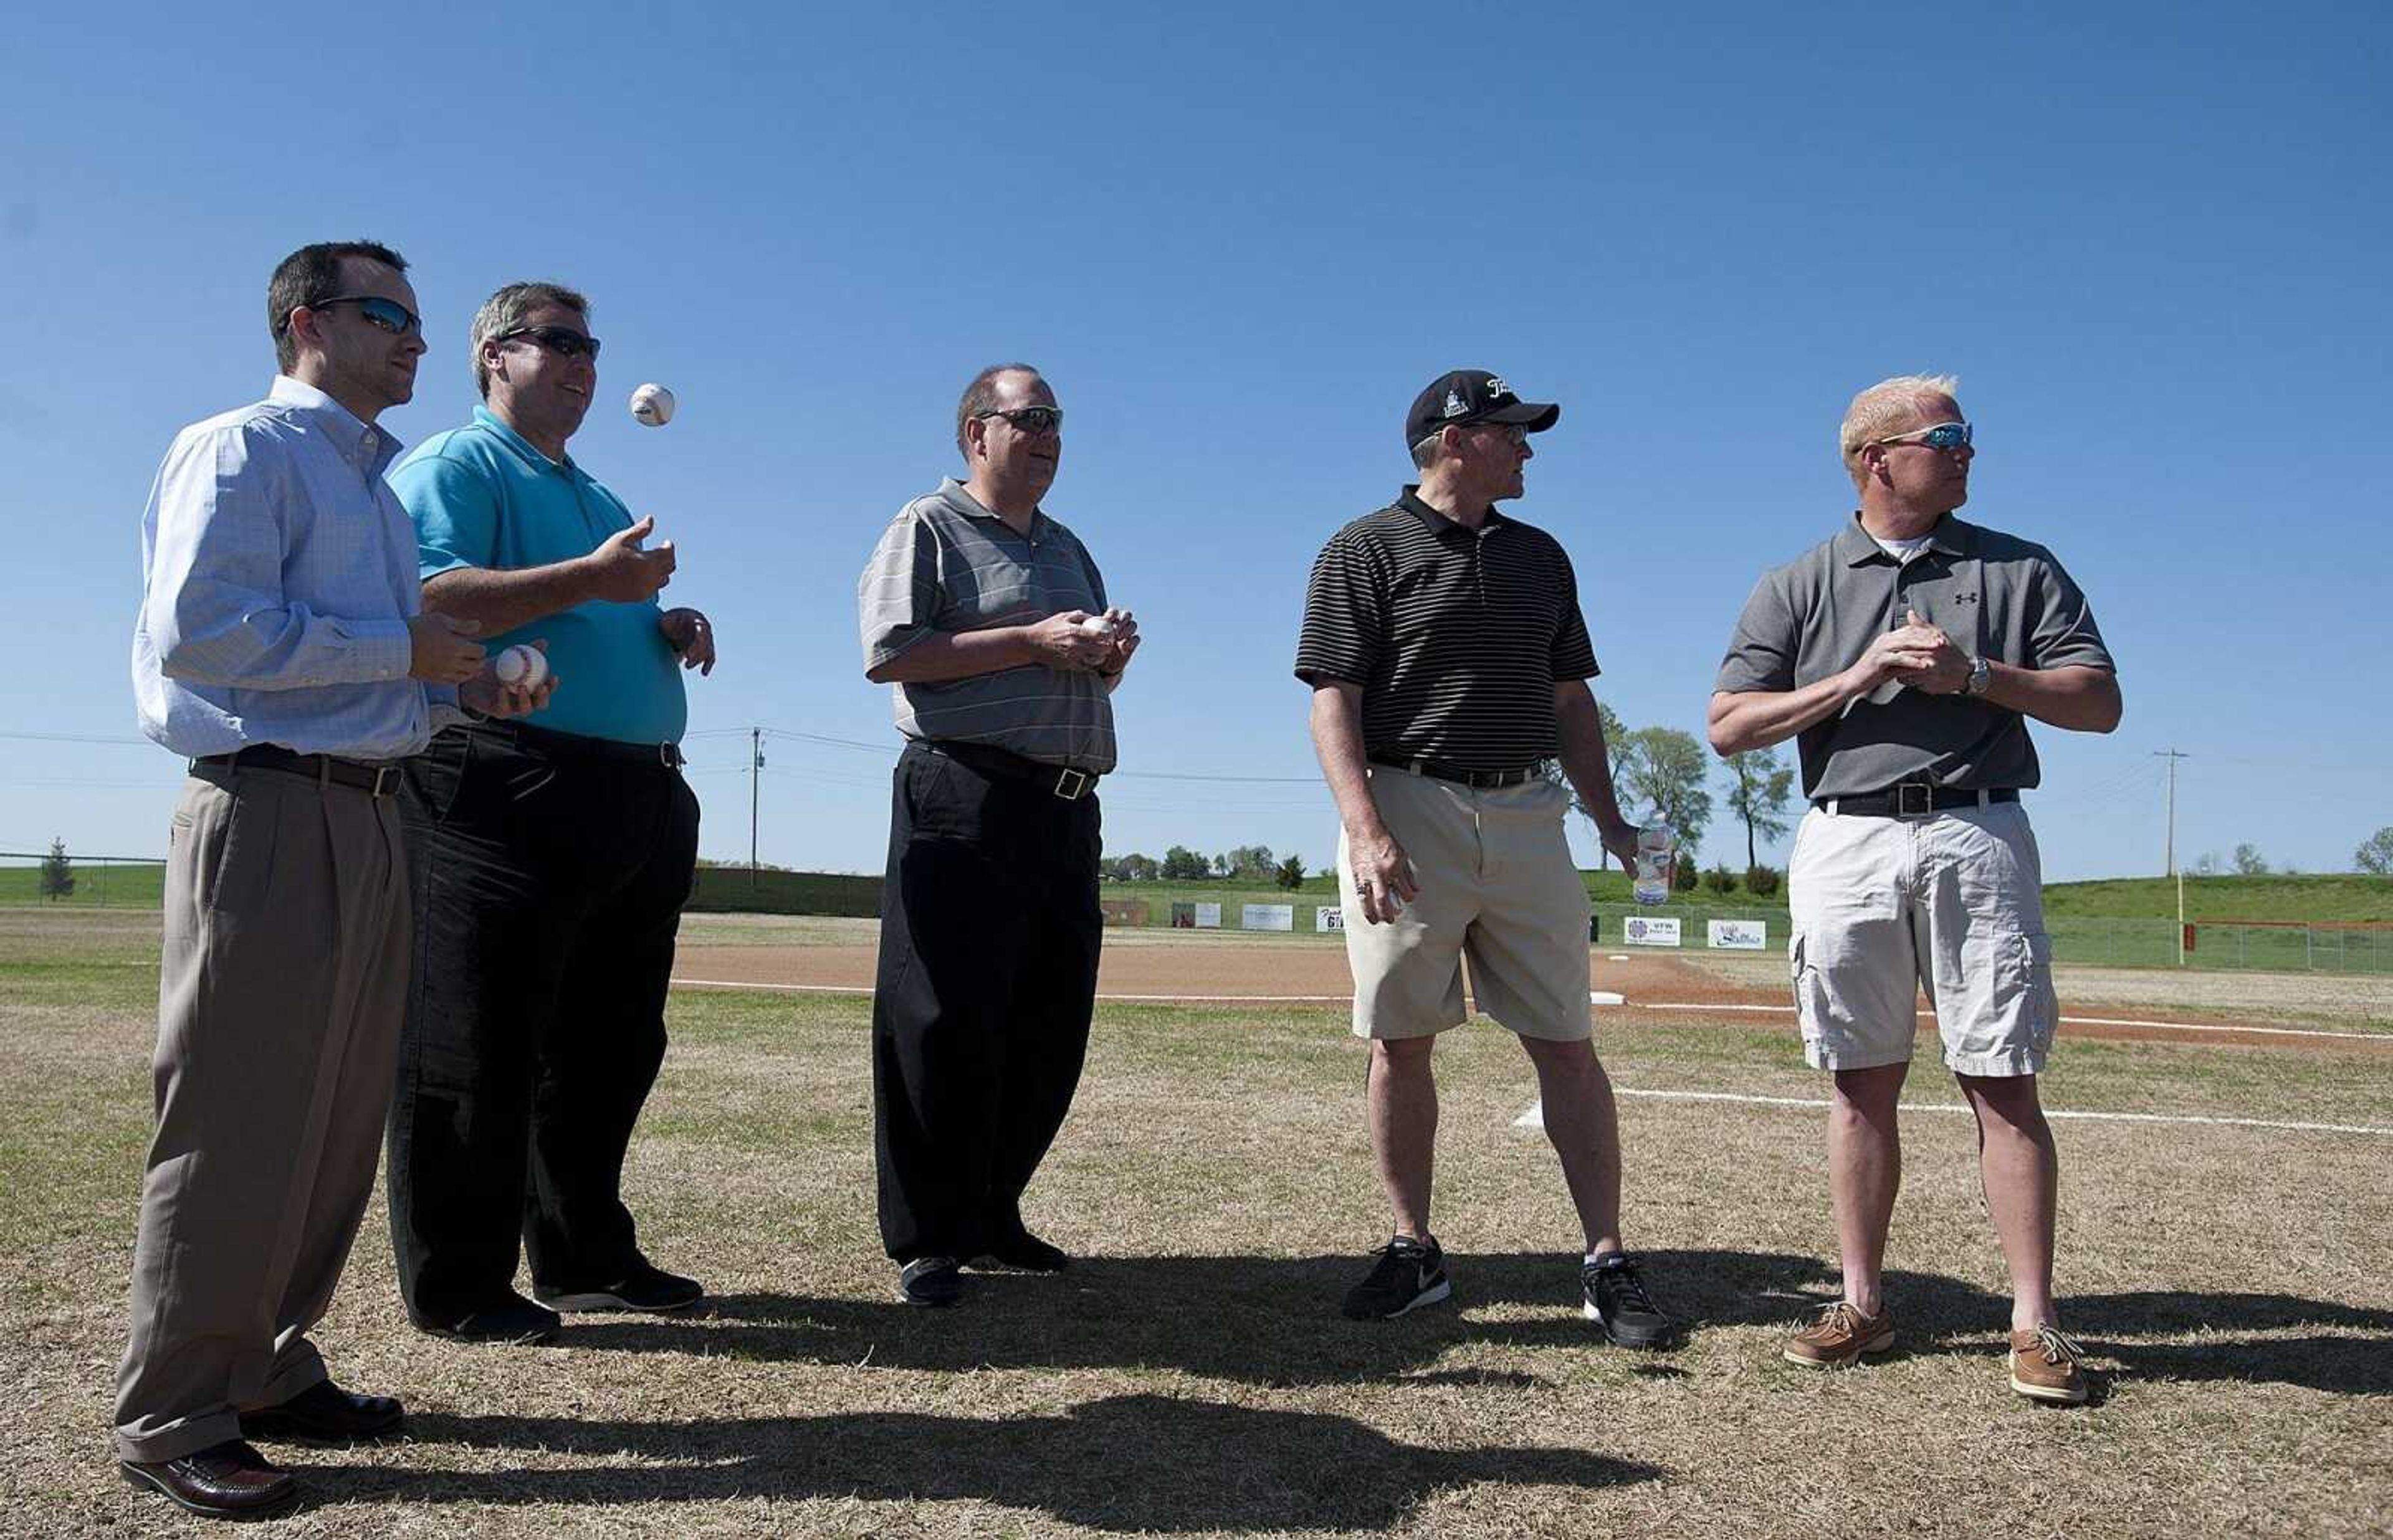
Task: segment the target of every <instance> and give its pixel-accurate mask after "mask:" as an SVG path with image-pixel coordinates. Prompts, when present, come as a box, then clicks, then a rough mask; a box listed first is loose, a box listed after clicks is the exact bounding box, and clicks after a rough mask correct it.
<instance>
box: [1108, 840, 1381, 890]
mask: <svg viewBox="0 0 2393 1540" xmlns="http://www.w3.org/2000/svg"><path fill="white" fill-rule="evenodd" d="M1321 875H1322V876H1324V877H1330V876H1335V875H1336V874H1335V873H1334V872H1329V871H1324V872H1323V873H1322V874H1321ZM1097 876H1098V877H1099V878H1100V879H1102V880H1103V881H1107V882H1269V883H1271V884H1272V885H1273V886H1274V887H1280V888H1288V889H1290V890H1294V889H1297V888H1301V887H1302V886H1304V857H1303V856H1301V855H1297V854H1296V853H1294V852H1293V851H1291V852H1289V853H1288V855H1286V856H1278V855H1273V854H1272V848H1271V846H1269V845H1234V846H1232V847H1231V848H1230V849H1228V850H1225V851H1220V852H1217V853H1215V854H1214V855H1199V854H1197V852H1196V851H1193V850H1190V849H1189V848H1188V847H1187V846H1186V845H1173V846H1172V847H1171V848H1170V849H1169V850H1167V851H1165V852H1164V853H1163V859H1161V860H1159V861H1158V860H1157V859H1156V858H1155V857H1154V856H1152V855H1144V854H1143V853H1141V852H1138V851H1132V852H1131V853H1130V854H1129V855H1107V856H1105V857H1103V858H1101V859H1100V860H1099V861H1098V862H1097Z"/></svg>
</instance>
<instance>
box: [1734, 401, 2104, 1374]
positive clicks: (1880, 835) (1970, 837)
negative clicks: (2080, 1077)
mask: <svg viewBox="0 0 2393 1540" xmlns="http://www.w3.org/2000/svg"><path fill="white" fill-rule="evenodd" d="M1954 387H1955V381H1954V380H1953V379H1952V378H1951V377H1949V376H1944V375H1935V376H1921V375H1905V376H1902V377H1899V378H1896V379H1891V380H1887V381H1884V382H1882V383H1880V384H1878V385H1872V386H1870V388H1869V389H1867V390H1864V391H1863V392H1862V393H1861V394H1860V395H1859V396H1857V397H1855V398H1853V402H1852V405H1851V406H1850V408H1849V409H1848V410H1847V411H1846V413H1845V420H1844V424H1843V426H1842V428H1841V430H1840V432H1839V435H1838V443H1839V447H1840V448H1841V450H1842V451H1843V454H1844V461H1845V468H1846V470H1847V471H1848V472H1849V473H1850V475H1851V476H1852V478H1853V484H1854V486H1855V487H1857V488H1858V489H1860V493H1861V509H1860V511H1859V513H1858V514H1857V515H1855V516H1854V517H1853V519H1852V520H1851V521H1850V522H1848V523H1847V524H1846V526H1845V527H1844V529H1842V530H1840V531H1838V533H1837V535H1836V536H1835V538H1833V539H1831V540H1829V541H1827V542H1824V543H1822V544H1820V545H1818V546H1815V547H1813V548H1812V549H1811V551H1810V552H1808V553H1806V554H1805V555H1802V556H1800V557H1798V559H1797V560H1795V561H1793V562H1790V563H1788V564H1787V565H1786V566H1785V567H1782V568H1778V569H1776V570H1775V571H1772V572H1770V573H1768V574H1766V575H1764V576H1763V578H1762V580H1761V581H1760V582H1759V584H1758V585H1757V586H1756V587H1755V589H1754V591H1753V596H1752V597H1751V598H1750V599H1748V600H1747V601H1746V607H1745V614H1744V615H1743V617H1742V618H1741V619H1739V620H1738V621H1737V627H1736V634H1735V637H1734V638H1733V640H1732V641H1731V643H1730V645H1729V651H1728V657H1727V659H1725V660H1724V661H1723V662H1722V663H1721V665H1720V678H1719V680H1718V682H1717V684H1716V685H1715V686H1714V688H1715V691H1716V693H1715V694H1714V695H1713V697H1712V701H1711V741H1712V747H1713V748H1714V749H1715V750H1719V751H1720V753H1722V754H1733V753H1735V752H1738V751H1739V750H1746V749H1759V748H1764V747H1767V746H1768V745H1770V744H1773V743H1777V742H1780V741H1782V740H1784V739H1785V738H1787V737H1794V738H1795V739H1796V742H1797V745H1798V751H1799V753H1800V756H1801V759H1802V767H1803V793H1804V795H1805V796H1806V797H1808V798H1809V799H1811V804H1812V806H1811V812H1809V813H1807V814H1806V815H1805V816H1804V818H1803V822H1802V825H1801V827H1800V828H1799V829H1798V830H1797V832H1796V837H1795V851H1794V855H1793V857H1792V859H1791V860H1790V862H1789V864H1788V873H1787V879H1788V883H1787V886H1788V899H1789V904H1790V907H1791V908H1792V910H1793V914H1792V935H1791V937H1790V939H1789V942H1788V948H1789V953H1790V961H1791V963H1792V966H1793V970H1794V977H1795V1002H1796V1007H1797V1010H1798V1012H1799V1013H1800V1016H1801V1019H1802V1026H1803V1043H1804V1051H1805V1054H1806V1056H1807V1057H1808V1058H1809V1059H1810V1061H1811V1064H1812V1065H1813V1067H1815V1068H1819V1069H1825V1070H1828V1071H1829V1072H1831V1073H1832V1074H1833V1076H1834V1077H1835V1082H1836V1093H1835V1100H1834V1102H1833V1103H1832V1105H1831V1108H1830V1111H1829V1115H1828V1186H1829V1192H1830V1195H1831V1198H1832V1200H1833V1203H1834V1207H1835V1209H1836V1219H1837V1250H1838V1252H1839V1254H1840V1256H1841V1259H1842V1262H1843V1269H1844V1297H1843V1298H1842V1299H1838V1300H1837V1302H1836V1303H1835V1304H1833V1305H1831V1306H1829V1307H1827V1308H1826V1309H1825V1310H1824V1311H1823V1312H1821V1317H1820V1319H1819V1320H1818V1321H1816V1322H1814V1323H1813V1324H1812V1325H1810V1326H1807V1327H1805V1328H1804V1329H1803V1330H1801V1331H1799V1332H1798V1333H1796V1334H1795V1336H1794V1337H1793V1338H1790V1339H1789V1340H1788V1342H1787V1344H1786V1347H1785V1357H1786V1358H1787V1359H1788V1360H1789V1361H1791V1362H1793V1363H1796V1364H1804V1365H1807V1366H1810V1367H1815V1368H1836V1367H1842V1366H1845V1365H1848V1364H1854V1363H1857V1362H1859V1361H1860V1360H1861V1358H1862V1357H1863V1355H1865V1354H1872V1353H1879V1352H1884V1351H1887V1350H1889V1349H1890V1348H1891V1347H1892V1346H1893V1345H1894V1340H1895V1328H1894V1317H1893V1313H1892V1312H1891V1311H1890V1309H1889V1307H1888V1305H1887V1303H1886V1301H1885V1300H1884V1299H1883V1298H1882V1297H1881V1294H1880V1272H1881V1269H1882V1267H1883V1264H1884V1259H1885V1254H1886V1236H1887V1227H1888V1225H1889V1223H1890V1220H1891V1219H1892V1217H1893V1213H1894V1194H1895V1188H1896V1186H1897V1184H1898V1182H1899V1181H1900V1180H1901V1173H1902V1152H1901V1147H1900V1145H1899V1143H1898V1142H1897V1138H1896V1129H1895V1103H1896V1100H1897V1098H1898V1097H1899V1096H1900V1094H1901V1092H1902V1090H1903V1076H1904V1074H1905V1073H1906V1072H1907V1071H1908V1069H1909V1068H1910V1061H1911V1051H1912V1039H1913V1037H1914V1034H1915V1032H1916V1013H1915V1011H1916V998H1917V994H1918V992H1919V990H1921V989H1922V988H1925V989H1926V991H1927V993H1928V999H1929V1005H1930V1006H1931V1007H1932V1008H1933V1009H1934V1011H1935V1013H1936V1019H1937V1025H1938V1028H1939V1030H1940V1034H1941V1036H1942V1039H1943V1045H1944V1062H1945V1064H1946V1065H1947V1067H1949V1068H1950V1069H1951V1070H1952V1071H1953V1074H1954V1077H1955V1079H1956V1080H1958V1081H1959V1083H1960V1087H1961V1091H1962V1094H1963V1095H1964V1096H1965V1097H1967V1098H1968V1103H1969V1107H1970V1110H1971V1111H1972V1112H1974V1113H1975V1114H1976V1115H1977V1120H1978V1146H1979V1158H1980V1164H1981V1169H1982V1175H1983V1179H1984V1187H1985V1195H1986V1205H1987V1207H1988V1208H1989V1209H1990V1210H1991V1211H1992V1213H1993V1215H1994V1229H1995V1232H1996V1233H1997V1234H1998V1236H1999V1237H2000V1239H2001V1241H2002V1246H2003V1254H2004V1256H2005V1258H2006V1259H2007V1260H2008V1262H2009V1264H2010V1273H2011V1293H2012V1304H2011V1353H2010V1382H2011V1388H2012V1389H2013V1390H2016V1391H2018V1392H2019V1393H2020V1394H2021V1395H2024V1396H2028V1397H2031V1398H2033V1399H2035V1400H2039V1401H2050V1402H2061V1403H2078V1402H2082V1401H2084V1400H2085V1399H2086V1377H2085V1372H2084V1370H2083V1368H2082V1367H2081V1365H2080V1362H2079V1360H2080V1357H2081V1354H2080V1352H2079V1350H2078V1348H2077V1346H2076V1344H2075V1343H2073V1342H2072V1341H2071V1340H2070V1339H2069V1338H2066V1337H2064V1336H2062V1335H2061V1333H2060V1329H2059V1325H2060V1317H2059V1315H2058V1313H2057V1312H2056V1311H2055V1309H2054V1306H2053V1299H2052V1251H2053V1208H2054V1202H2055V1194H2056V1191H2057V1188H2058V1185H2059V1178H2060V1162H2059V1159H2058V1157H2057V1155H2055V1153H2054V1150H2053V1143H2052V1130H2051V1129H2050V1127H2049V1126H2048V1125H2047V1124H2046V1121H2045V1117H2044V1112H2043V1109H2042V1107H2041V1106H2040V1105H2039V1104H2038V1102H2037V1099H2036V1081H2035V1077H2036V1074H2037V1072H2038V1071H2040V1070H2041V1069H2042V1068H2043V1067H2044V1062H2045V1056H2046V1052H2047V1051H2049V1049H2050V1047H2051V1044H2052V1032H2053V1025H2054V1018H2055V1014H2056V1011H2057V1007H2056V1006H2055V1003H2054V998H2053V989H2052V951H2051V943H2050V941H2049V939H2048V938H2047V937H2046V934H2045V930H2044V907H2043V896H2042V881H2043V878H2042V871H2041V868H2040V866H2039V864H2038V860H2037V855H2036V846H2035V836H2034V835H2033V832H2032V831H2031V830H2030V829H2029V828H2028V821H2027V814H2026V812H2025V810H2024V809H2022V808H2021V807H2020V801H2019V794H2020V791H2021V790H2024V789H2027V788H2030V787H2033V786H2034V785H2036V784H2037V781H2038V779H2039V773H2038V770H2037V767H2036V758H2035V746H2034V745H2033V743H2032V742H2030V741H2029V739H2028V735H2027V723H2026V719H2027V718H2028V717H2031V716H2032V717H2034V718H2035V719H2036V720H2038V721H2039V722H2046V723H2049V724H2052V725H2054V726H2056V727H2066V728H2071V729H2073V730H2075V731H2080V732H2096V733H2107V732H2109V731H2111V729H2112V728H2113V727H2115V726H2117V725H2118V724H2119V711H2120V705H2119V685H2118V679H2117V675H2116V672H2115V670H2114V667H2113V665H2112V660H2111V655H2110V652H2109V651H2108V650H2107V649H2106V648H2105V647H2104V646H2103V645H2102V637H2101V633H2099V632H2098V631H2097V630H2096V629H2095V625H2094V617H2093V613H2092V611H2091V610H2089V609H2088V608H2087V607H2086V596H2085V595H2084V594H2081V593H2080V592H2079V591H2078V588H2077V585H2076V584H2075V583H2073V582H2072V581H2070V578H2069V574H2068V573H2066V572H2064V571H2063V570H2061V567H2060V562H2059V561H2057V560H2055V559H2054V557H2053V555H2052V553H2051V552H2049V551H2046V549H2045V548H2044V547H2042V546H2040V545H2035V544H2033V543H2031V542H2027V541H2023V540H2018V539H2015V538H2013V537H2011V536H2009V535H2004V534H1999V533H1997V532H1995V531H1994V530H1992V529H1981V528H1979V527H1977V526H1975V525H1971V524H1965V523H1963V522H1962V521H1961V520H1960V519H1958V518H1956V517H1955V516H1953V510H1954V509H1955V508H1958V507H1960V506H1961V504H1962V503H1963V502H1965V501H1967V500H1968V492H1969V466H1970V463H1971V461H1972V460H1973V458H1974V456H1975V452H1976V451H1975V450H1973V449H1972V448H1971V437H1972V435H1971V431H1970V426H1969V424H1968V422H1967V421H1965V420H1964V419H1963V418H1962V416H1961V409H1960V407H1959V405H1958V404H1957V403H1956V402H1955V399H1954V395H1953V392H1954Z"/></svg>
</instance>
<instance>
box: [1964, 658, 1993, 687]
mask: <svg viewBox="0 0 2393 1540" xmlns="http://www.w3.org/2000/svg"><path fill="white" fill-rule="evenodd" d="M1993 682H1994V670H1993V669H1992V668H1990V667H1988V666H1987V664H1986V660H1985V659H1982V658H1972V659H1969V680H1968V684H1966V685H1962V686H1961V693H1962V694H1963V695H1983V694H1985V693H1986V686H1987V685H1990V684H1992V683H1993Z"/></svg>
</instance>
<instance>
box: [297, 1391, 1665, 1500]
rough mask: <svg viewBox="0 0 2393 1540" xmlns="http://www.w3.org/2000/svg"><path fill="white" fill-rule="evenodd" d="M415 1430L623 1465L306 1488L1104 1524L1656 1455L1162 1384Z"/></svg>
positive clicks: (342, 1476) (1404, 1490)
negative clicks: (1271, 1403) (968, 1510)
mask: <svg viewBox="0 0 2393 1540" xmlns="http://www.w3.org/2000/svg"><path fill="white" fill-rule="evenodd" d="M410 1430H411V1432H412V1435H413V1437H414V1439H415V1441H416V1442H435V1443H456V1444H465V1445H470V1446H475V1447H481V1448H502V1449H539V1450H543V1451H549V1452H555V1453H561V1454H567V1455H583V1456H609V1455H613V1456H620V1455H636V1456H638V1457H639V1458H640V1460H641V1461H642V1462H643V1463H641V1464H639V1465H637V1466H623V1465H616V1466H609V1467H606V1468H566V1469H558V1468H517V1469H507V1470H491V1471H478V1472H458V1471H438V1472H400V1471H394V1470H391V1469H388V1468H372V1467H346V1468H345V1467H337V1466H334V1467H326V1466H311V1467H310V1468H309V1469H308V1472H307V1478H308V1485H309V1487H310V1488H311V1489H312V1490H315V1491H317V1492H319V1493H320V1495H321V1498H322V1499H323V1500H325V1501H333V1502H341V1501H357V1500H360V1499H367V1498H372V1497H375V1496H378V1495H386V1494H387V1495H393V1496H398V1497H400V1498H402V1499H404V1500H405V1501H407V1502H410V1503H443V1502H448V1503H460V1502H463V1503H501V1504H509V1505H522V1504H535V1503H560V1504H572V1505H576V1506H582V1505H589V1504H606V1503H651V1502H706V1501H726V1500H729V1501H738V1500H752V1499H774V1500H784V1501H787V1500H797V1499H803V1498H808V1497H830V1498H841V1499H845V1498H867V1499H874V1500H893V1501H894V1500H905V1499H916V1500H932V1501H954V1500H965V1499H978V1500H982V1501H986V1502H990V1503H996V1504H1000V1505H1002V1506H1004V1507H1012V1508H1018V1509H1025V1510H1033V1511H1038V1512H1043V1513H1046V1514H1048V1515H1051V1516H1052V1517H1053V1518H1055V1519H1057V1520H1064V1521H1066V1522H1069V1523H1075V1524H1083V1525H1087V1526H1089V1527H1091V1528H1095V1529H1105V1530H1117V1531H1144V1532H1183V1531H1189V1530H1317V1529H1350V1528H1363V1529H1375V1530H1376V1529H1384V1528H1387V1527H1389V1526H1392V1525H1393V1524H1396V1523H1398V1522H1401V1521H1402V1520H1404V1519H1405V1518H1406V1516H1407V1515H1408V1514H1409V1513H1410V1512H1411V1511H1412V1510H1413V1509H1414V1508H1415V1507H1418V1506H1419V1503H1420V1502H1421V1500H1422V1499H1423V1498H1424V1497H1426V1496H1427V1495H1429V1494H1431V1493H1432V1492H1434V1491H1437V1490H1439V1489H1440V1488H1444V1487H1450V1486H1458V1485H1468V1484H1472V1483H1478V1482H1504V1483H1508V1484H1517V1485H1543V1486H1571V1487H1579V1488H1587V1489H1593V1488H1601V1487H1607V1486H1617V1485H1622V1484H1626V1483H1629V1482H1635V1481H1652V1480H1654V1478H1655V1477H1657V1476H1659V1475H1661V1474H1663V1472H1662V1471H1661V1470H1660V1468H1657V1467H1654V1466H1650V1465H1645V1464H1642V1463H1640V1462H1637V1461H1632V1460H1616V1459H1612V1458H1608V1457H1606V1456H1603V1455H1592V1454H1588V1453H1586V1452H1584V1451H1581V1450H1576V1449H1538V1448H1527V1449H1507V1448H1479V1449H1442V1448H1435V1449H1433V1448H1428V1447H1424V1446H1421V1445H1417V1444H1407V1443H1403V1442H1397V1441H1395V1440H1393V1439H1390V1438H1388V1437H1387V1436H1386V1435H1384V1434H1382V1433H1380V1432H1379V1431H1377V1430H1376V1429H1371V1428H1369V1427H1366V1425H1364V1424H1363V1423H1360V1422H1357V1421H1355V1420H1353V1418H1350V1417H1342V1416H1330V1415H1327V1414H1323V1413H1312V1412H1280V1411H1260V1410H1256V1409H1253V1408H1249V1407H1240V1406H1225V1405H1222V1404H1220V1403H1214V1402H1207V1401H1188V1400H1177V1399H1174V1398H1171V1397H1167V1396H1155V1395H1125V1396H1110V1397H1107V1398H1105V1399H1104V1400H1101V1401H1092V1402H1089V1403H1085V1404H1082V1405H1079V1406H1076V1407H1073V1408H1072V1409H1071V1410H1069V1411H1067V1412H1065V1413H1063V1414H1061V1415H1059V1416H1025V1417H1013V1418H1008V1419H1004V1420H1001V1421H992V1420H987V1419H983V1418H976V1417H961V1416H927V1415H920V1414H912V1413H857V1414H849V1415H843V1416H820V1417H750V1418H713V1419H710V1418H700V1419H698V1420H695V1421H688V1422H668V1421H658V1422H607V1421H578V1420H575V1419H572V1418H567V1417H511V1416H440V1415H438V1414H425V1415H419V1416H415V1417H413V1418H411V1419H410Z"/></svg>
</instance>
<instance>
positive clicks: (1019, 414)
mask: <svg viewBox="0 0 2393 1540" xmlns="http://www.w3.org/2000/svg"><path fill="white" fill-rule="evenodd" d="M973 415H974V417H1002V418H1004V419H1005V420H1006V421H1007V422H1009V423H1011V424H1013V425H1014V426H1015V427H1016V428H1018V429H1020V430H1021V431H1022V432H1024V433H1054V432H1058V431H1060V430H1061V429H1062V428H1063V426H1064V409H1063V408H1062V407H1016V408H1015V409H1014V410H1013V411H995V410H991V411H975V412H974V413H973Z"/></svg>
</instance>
